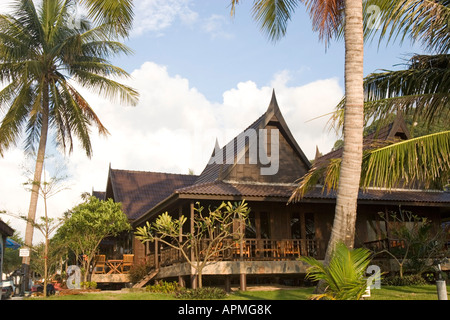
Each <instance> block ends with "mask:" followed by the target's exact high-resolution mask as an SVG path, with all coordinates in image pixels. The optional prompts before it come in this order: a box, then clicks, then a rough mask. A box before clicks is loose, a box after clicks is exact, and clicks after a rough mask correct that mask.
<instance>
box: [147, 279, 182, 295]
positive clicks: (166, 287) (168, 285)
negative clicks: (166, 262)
mask: <svg viewBox="0 0 450 320" xmlns="http://www.w3.org/2000/svg"><path fill="white" fill-rule="evenodd" d="M145 289H146V290H147V291H149V292H156V293H176V292H180V291H183V290H184V288H183V287H181V286H180V285H179V284H178V282H177V281H174V282H166V281H160V282H158V283H155V284H154V285H148V286H146V287H145Z"/></svg>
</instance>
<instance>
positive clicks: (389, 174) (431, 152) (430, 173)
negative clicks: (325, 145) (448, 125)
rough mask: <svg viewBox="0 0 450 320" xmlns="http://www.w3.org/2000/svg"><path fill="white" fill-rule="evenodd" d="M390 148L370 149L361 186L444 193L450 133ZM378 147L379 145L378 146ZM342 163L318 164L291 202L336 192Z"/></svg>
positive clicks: (449, 173)
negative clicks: (314, 192) (315, 192)
mask: <svg viewBox="0 0 450 320" xmlns="http://www.w3.org/2000/svg"><path fill="white" fill-rule="evenodd" d="M385 143H387V144H389V145H387V146H383V147H377V148H371V149H367V150H366V151H365V152H364V156H363V161H362V170H361V180H360V181H361V185H360V187H361V188H362V189H363V190H367V189H368V188H386V189H392V188H397V187H406V188H415V187H417V186H418V185H419V186H420V185H423V186H425V187H426V188H429V187H433V188H438V189H442V188H443V187H444V186H445V185H446V184H448V181H449V178H450V131H443V132H438V133H433V134H429V135H425V136H421V137H418V138H414V139H410V140H405V141H401V142H397V143H392V142H385ZM375 145H376V144H375ZM340 163H341V162H340V159H339V158H337V159H331V160H328V161H323V162H321V163H319V164H315V165H314V166H313V167H312V168H311V169H310V170H309V171H308V173H307V174H306V175H305V176H304V178H302V180H301V181H300V182H299V184H298V186H297V187H296V189H295V190H294V192H293V194H292V195H291V198H290V199H289V202H298V201H300V200H301V199H302V198H303V197H304V196H305V194H306V193H307V192H308V191H310V190H312V189H313V188H315V187H317V185H318V184H319V183H321V184H322V192H324V191H325V190H327V191H328V192H329V191H331V190H336V188H337V185H338V183H339V172H340Z"/></svg>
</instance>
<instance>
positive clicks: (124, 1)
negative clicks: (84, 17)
mask: <svg viewBox="0 0 450 320" xmlns="http://www.w3.org/2000/svg"><path fill="white" fill-rule="evenodd" d="M79 2H80V3H81V4H83V5H85V6H86V7H87V8H88V17H89V18H91V19H93V20H94V21H95V22H97V23H98V24H105V25H109V26H111V27H112V28H113V30H115V32H116V33H117V34H118V35H119V36H122V37H125V36H128V34H129V32H130V30H131V28H132V25H133V19H134V13H133V8H134V5H133V0H79Z"/></svg>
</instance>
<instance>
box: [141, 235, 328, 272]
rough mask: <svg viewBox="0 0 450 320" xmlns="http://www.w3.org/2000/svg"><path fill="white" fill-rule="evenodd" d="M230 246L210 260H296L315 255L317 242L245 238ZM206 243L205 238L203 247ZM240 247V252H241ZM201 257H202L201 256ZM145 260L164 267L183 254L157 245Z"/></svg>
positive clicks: (181, 257)
mask: <svg viewBox="0 0 450 320" xmlns="http://www.w3.org/2000/svg"><path fill="white" fill-rule="evenodd" d="M230 244H231V247H230V246H229V245H226V246H224V247H230V248H227V249H226V250H222V251H219V252H218V253H217V254H216V255H214V256H213V257H212V258H211V260H217V261H237V260H246V261H264V260H265V261H269V260H270V261H279V260H296V259H298V258H299V257H300V256H313V257H317V256H318V252H319V248H318V242H317V241H315V240H309V239H281V240H272V239H245V240H244V241H243V244H242V247H241V245H240V244H239V243H237V242H235V243H233V242H232V240H230ZM207 245H208V240H205V243H204V248H206V247H207ZM241 248H242V253H241ZM201 258H202V257H201ZM147 261H148V262H149V263H150V264H155V266H157V267H164V266H169V265H173V264H176V263H181V262H183V261H184V257H183V255H182V254H181V253H180V252H179V251H178V250H177V249H174V248H171V247H159V248H158V250H157V252H156V255H155V252H151V253H149V254H147Z"/></svg>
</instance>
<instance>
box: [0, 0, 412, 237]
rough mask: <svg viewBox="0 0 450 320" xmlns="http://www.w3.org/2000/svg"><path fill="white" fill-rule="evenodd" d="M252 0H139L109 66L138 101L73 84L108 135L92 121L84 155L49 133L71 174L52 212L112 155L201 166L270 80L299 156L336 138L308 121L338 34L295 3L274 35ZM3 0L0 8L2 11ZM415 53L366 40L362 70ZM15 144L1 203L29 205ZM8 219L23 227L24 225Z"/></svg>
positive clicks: (96, 177)
mask: <svg viewBox="0 0 450 320" xmlns="http://www.w3.org/2000/svg"><path fill="white" fill-rule="evenodd" d="M252 2H253V1H250V0H247V1H243V2H242V4H241V5H239V6H238V7H237V11H236V16H235V17H234V18H233V19H232V18H231V17H230V8H229V1H228V0H136V1H135V4H136V10H135V13H136V19H135V25H134V29H133V31H132V33H131V36H130V38H129V39H128V40H127V41H126V43H127V44H128V45H129V46H130V47H131V48H132V49H133V50H134V52H135V53H134V55H132V56H121V57H118V58H116V59H114V64H116V65H117V66H120V67H122V68H124V69H125V70H127V71H128V72H129V73H130V74H131V79H129V80H126V82H127V83H128V84H130V85H131V86H133V87H135V88H136V89H137V90H138V91H139V92H140V94H141V98H140V103H139V104H138V105H137V106H136V107H129V106H122V105H118V104H116V103H113V102H110V101H107V100H104V99H103V98H102V97H99V96H98V95H97V94H96V93H95V92H89V91H85V90H83V89H82V88H80V91H81V92H82V93H83V95H84V96H85V98H86V99H87V101H89V102H90V103H91V106H92V107H93V109H94V110H95V111H96V113H97V115H98V116H99V118H100V119H101V120H102V122H103V124H104V125H105V126H106V127H107V129H108V130H109V131H110V133H111V135H110V136H109V137H108V138H107V139H106V138H102V137H98V136H97V135H96V133H95V130H93V132H92V145H93V150H94V156H93V157H92V158H91V159H88V158H87V157H86V156H85V155H84V153H83V151H82V150H81V149H80V148H79V147H75V150H74V152H73V154H71V155H61V154H59V153H58V151H57V150H56V149H55V148H54V144H52V143H53V141H52V140H51V139H50V140H49V141H50V147H49V149H48V153H49V154H53V155H54V159H59V161H63V162H64V164H65V166H66V169H67V173H68V174H69V175H70V179H68V181H67V186H68V187H69V189H67V190H66V191H64V192H61V193H60V194H58V195H57V196H55V197H54V198H52V201H51V203H50V208H51V210H50V212H51V215H53V216H60V215H61V214H62V213H63V212H64V211H66V210H67V209H70V208H72V207H73V206H74V205H76V204H77V203H78V202H79V201H80V197H79V195H80V194H81V193H82V192H84V191H88V192H90V191H91V190H92V189H95V190H104V189H105V187H106V179H107V174H108V166H109V164H111V166H112V168H115V169H127V170H143V171H163V172H172V173H188V171H189V169H193V170H194V172H195V173H196V174H199V173H201V171H202V169H203V168H204V166H205V165H206V163H207V161H208V159H209V156H210V155H211V152H212V150H213V148H214V143H215V140H216V139H218V141H219V144H220V145H221V146H223V145H224V144H226V143H227V142H228V141H229V139H231V138H233V137H234V136H236V135H237V134H238V133H239V132H241V131H242V130H244V129H245V128H246V127H247V126H248V125H250V124H251V123H252V122H253V121H254V120H256V119H257V118H258V117H259V116H260V115H261V114H263V113H264V112H265V111H266V109H267V107H268V105H269V102H270V98H271V94H272V90H273V89H275V90H276V94H277V99H278V102H279V105H280V108H281V112H282V113H283V115H284V117H285V119H286V122H287V124H288V126H289V127H290V129H291V131H292V133H293V135H294V137H295V138H296V140H297V142H298V143H299V145H300V147H301V148H302V149H303V151H304V152H305V154H306V155H307V156H308V157H309V158H312V157H313V156H314V152H315V148H316V146H317V147H318V148H319V150H320V151H322V152H328V151H329V150H330V149H331V147H332V146H333V144H334V141H335V140H336V139H337V136H336V135H335V134H334V133H329V132H328V131H326V130H325V124H326V122H327V118H320V119H318V120H314V121H309V120H311V119H313V118H316V117H319V116H321V115H324V114H326V113H328V112H330V111H332V110H333V109H334V107H335V106H336V104H337V103H338V102H339V101H340V99H341V98H342V96H343V94H344V89H343V86H344V80H343V79H344V43H343V41H332V42H331V43H330V46H329V47H328V48H325V45H324V44H323V43H322V42H319V40H318V36H317V34H315V33H313V32H312V31H311V23H310V19H309V16H308V14H307V13H306V11H305V9H304V8H303V7H299V8H298V9H297V12H296V14H295V16H294V17H293V19H292V21H291V22H290V24H289V26H288V32H287V35H286V37H284V38H283V39H281V40H280V41H279V42H277V43H273V42H270V41H269V40H268V38H267V37H266V36H265V35H264V34H263V33H262V32H261V31H260V30H259V26H258V25H257V24H256V23H255V22H254V21H253V19H252V16H251V4H252ZM5 4H6V2H4V1H2V2H1V3H0V11H2V12H5V10H7V9H6V8H5ZM419 52H420V49H419V48H418V47H413V46H410V44H409V43H405V44H404V45H403V46H399V45H398V43H392V44H390V45H389V46H386V45H381V46H380V47H378V45H377V43H372V44H367V45H366V50H365V73H366V74H368V73H370V72H373V71H375V70H376V69H382V68H385V69H392V68H395V67H394V65H396V64H399V63H401V62H402V60H401V59H402V58H404V57H405V54H411V53H419ZM123 81H125V80H123ZM0 117H1V115H0ZM21 147H22V146H21V145H20V144H19V145H18V146H17V148H12V149H11V150H9V151H8V152H7V153H6V154H5V157H4V158H2V159H0V177H2V179H1V180H0V194H1V195H2V197H1V198H0V209H3V210H8V211H10V212H13V213H17V214H26V213H27V211H28V203H29V194H28V192H26V191H25V190H24V188H23V187H22V183H23V182H24V177H23V170H22V169H21V166H22V165H24V164H25V163H24V153H23V149H22V148H21ZM29 163H31V164H32V163H33V161H32V160H31V161H30V162H28V165H30V164H29ZM48 174H49V175H52V172H49V173H48ZM39 208H40V209H39V210H42V208H41V207H39ZM13 223H14V227H16V229H18V231H20V232H23V231H24V224H23V223H22V224H21V223H20V222H18V221H13ZM38 239H39V237H38Z"/></svg>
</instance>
